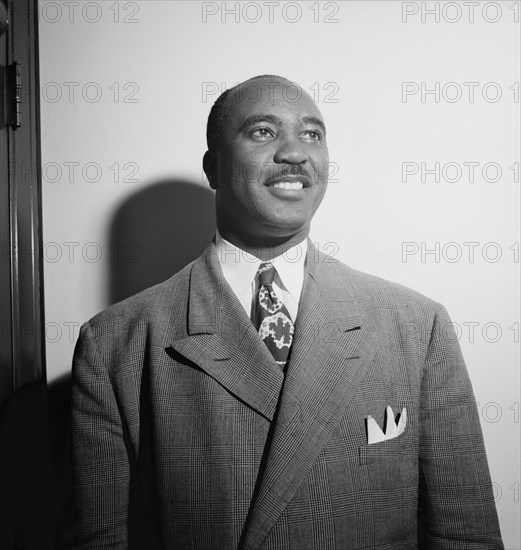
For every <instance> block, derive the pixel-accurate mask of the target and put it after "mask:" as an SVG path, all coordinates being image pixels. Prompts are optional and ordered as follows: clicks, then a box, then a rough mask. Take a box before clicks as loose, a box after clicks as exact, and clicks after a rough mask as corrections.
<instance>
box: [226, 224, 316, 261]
mask: <svg viewBox="0 0 521 550" xmlns="http://www.w3.org/2000/svg"><path fill="white" fill-rule="evenodd" d="M218 230H219V233H220V235H221V237H222V238H223V239H226V240H227V241H228V242H230V243H232V244H233V245H235V246H237V247H238V248H240V249H241V250H244V251H245V252H247V253H248V254H251V255H252V256H255V257H257V258H259V260H262V261H268V260H272V259H273V258H276V257H277V256H280V255H281V254H284V253H285V252H286V251H288V250H289V249H290V248H291V247H293V246H295V245H297V244H299V243H301V242H302V241H304V240H305V239H306V237H307V236H308V234H309V227H306V228H305V229H302V230H301V231H298V232H297V233H294V234H292V235H289V236H284V237H263V238H262V240H261V239H257V238H251V237H249V236H248V235H237V234H236V233H234V232H229V231H227V230H226V229H225V228H221V227H218Z"/></svg>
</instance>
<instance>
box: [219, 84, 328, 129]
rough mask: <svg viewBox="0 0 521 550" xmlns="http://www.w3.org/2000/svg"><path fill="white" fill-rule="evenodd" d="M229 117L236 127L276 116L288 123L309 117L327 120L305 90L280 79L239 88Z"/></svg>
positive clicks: (230, 122)
mask: <svg viewBox="0 0 521 550" xmlns="http://www.w3.org/2000/svg"><path fill="white" fill-rule="evenodd" d="M228 115H229V119H228V122H229V124H231V125H232V126H235V127H238V126H240V125H241V123H242V122H243V121H245V120H246V119H247V118H248V117H251V116H256V115H259V116H261V115H276V116H277V117H278V118H279V119H281V120H282V121H288V122H295V121H296V120H301V119H303V118H306V117H314V118H318V119H320V120H323V118H322V115H321V113H320V111H319V109H318V107H317V106H316V104H315V102H314V101H313V99H311V97H310V95H309V94H308V93H307V92H306V91H305V90H304V89H303V88H302V87H300V86H299V85H298V84H296V83H294V82H288V81H286V80H279V79H258V80H252V81H249V82H245V83H243V84H241V85H239V87H238V88H237V89H236V90H234V91H233V95H232V96H231V98H230V108H229V111H228Z"/></svg>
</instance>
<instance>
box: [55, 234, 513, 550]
mask: <svg viewBox="0 0 521 550" xmlns="http://www.w3.org/2000/svg"><path fill="white" fill-rule="evenodd" d="M306 269H307V275H306V278H305V282H304V288H303V293H302V298H301V301H300V306H299V312H298V316H297V319H296V322H295V338H294V343H293V349H292V353H291V358H290V363H289V367H288V370H287V373H286V374H285V375H283V374H282V373H281V371H280V370H279V368H278V367H277V365H276V363H275V362H274V360H273V358H272V356H271V355H270V353H269V351H268V350H267V348H266V347H265V345H264V343H263V342H262V341H261V340H260V338H259V336H258V334H257V333H256V331H255V329H254V327H253V325H252V323H251V322H250V320H249V319H248V317H247V315H246V314H245V311H244V309H243V308H242V306H241V305H240V303H239V301H238V300H237V298H236V297H235V294H234V293H233V292H232V290H231V288H230V287H229V286H228V284H227V282H226V281H225V279H224V277H223V275H222V271H221V268H220V265H219V262H218V259H217V257H216V250H215V246H214V244H213V243H212V244H210V245H209V246H208V247H207V248H206V250H205V252H204V253H203V255H202V256H201V257H200V258H198V259H197V260H195V261H194V262H193V263H191V264H190V265H188V266H186V267H185V268H184V269H183V270H182V271H180V272H179V273H178V274H176V275H175V276H173V277H172V278H171V279H169V280H167V281H165V282H164V283H162V284H160V285H157V286H155V287H152V288H150V289H148V290H145V291H144V292H142V293H140V294H138V295H136V296H134V297H132V298H129V299H127V300H125V301H123V302H121V303H119V304H116V305H114V306H112V307H111V308H109V309H108V310H106V311H104V312H102V313H100V314H98V315H96V316H95V317H94V318H93V319H92V320H91V321H90V322H88V323H86V324H85V325H84V326H83V327H82V331H81V335H80V338H79V340H78V343H77V347H76V351H75V357H74V365H73V405H72V426H73V463H74V464H73V465H74V478H73V479H74V502H75V514H76V515H75V518H74V521H73V523H72V525H69V527H68V529H67V530H66V532H65V537H66V538H67V541H68V542H67V543H66V545H67V546H68V547H70V548H143V549H149V548H154V547H157V548H172V549H188V548H193V549H216V550H227V549H235V548H241V549H243V550H261V549H262V550H281V549H295V550H303V549H313V550H318V549H328V550H329V549H342V550H349V549H362V548H363V549H370V548H371V549H380V550H384V549H385V550H391V549H393V550H405V549H413V548H414V549H416V548H422V549H424V548H429V549H431V548H432V549H435V548H436V549H438V548H440V549H454V550H465V549H469V550H470V549H473V550H475V549H500V548H503V546H502V542H501V535H500V531H499V526H498V520H497V515H496V510H495V506H494V498H493V493H492V489H491V482H490V477H489V471H488V466H487V459H486V455H485V449H484V445H483V438H482V434H481V428H480V423H479V418H478V414H477V409H476V405H475V401H474V397H473V393H472V388H471V384H470V381H469V378H468V375H467V371H466V368H465V365H464V362H463V359H462V356H461V353H460V350H459V347H458V343H457V338H456V336H455V334H454V332H453V330H452V327H451V324H450V320H449V318H448V316H447V313H446V311H445V309H444V308H443V306H441V305H440V304H437V303H435V302H433V301H431V300H429V299H427V298H425V297H424V296H422V295H420V294H418V293H416V292H414V291H411V290H409V289H406V288H404V287H402V286H399V285H396V284H393V283H390V282H387V281H384V280H382V279H378V278H376V277H372V276H369V275H366V274H363V273H360V272H358V271H355V270H353V269H350V268H348V267H347V266H345V265H343V264H342V263H340V262H338V261H336V260H333V259H331V258H329V257H326V256H324V255H323V254H322V253H320V252H318V251H317V250H316V249H315V248H313V247H312V246H311V245H310V244H309V249H308V259H307V268H306ZM387 405H390V406H391V407H392V408H393V410H394V411H396V412H398V411H401V410H402V408H403V407H406V409H407V427H406V429H405V432H404V433H403V434H402V435H400V436H399V437H397V438H395V439H392V440H388V441H383V442H380V443H375V444H371V445H368V444H367V435H366V428H365V418H366V417H367V416H368V415H372V416H373V417H374V418H375V419H376V420H377V422H378V423H379V424H380V426H382V425H383V420H384V411H385V408H386V406H387Z"/></svg>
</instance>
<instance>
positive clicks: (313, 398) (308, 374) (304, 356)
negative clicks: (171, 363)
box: [243, 245, 376, 550]
mask: <svg viewBox="0 0 521 550" xmlns="http://www.w3.org/2000/svg"><path fill="white" fill-rule="evenodd" d="M307 258H308V260H307V270H308V273H307V277H306V279H305V286H304V289H303V293H302V299H301V301H300V305H299V313H298V316H297V320H296V324H295V339H294V342H293V349H292V352H291V353H292V355H291V358H290V364H289V368H288V372H287V374H286V380H285V382H284V387H283V390H282V395H281V398H280V404H279V409H278V412H277V418H276V426H275V430H274V434H273V441H272V444H271V448H270V451H269V455H268V458H267V463H266V468H265V471H264V474H263V478H262V480H261V482H260V487H259V491H258V494H257V498H256V500H255V502H254V503H253V504H252V506H253V507H252V509H251V513H250V521H249V523H248V525H247V526H246V532H245V533H244V539H243V540H244V548H245V549H248V550H253V549H255V548H259V547H260V546H261V545H262V543H263V541H264V540H265V539H266V537H267V536H268V534H269V531H270V529H271V528H272V527H273V525H274V524H275V522H276V521H277V519H278V518H279V516H280V515H281V513H282V512H283V511H284V509H285V508H286V506H287V505H288V503H289V501H290V500H291V499H292V497H293V496H294V494H295V493H296V491H297V489H298V488H299V486H300V485H301V483H302V482H303V481H304V479H305V478H306V476H307V473H308V471H309V470H310V468H311V467H312V466H313V464H314V462H315V460H316V458H317V457H318V455H319V454H320V452H321V451H322V449H323V447H324V445H325V444H326V443H327V441H328V439H329V438H330V436H331V435H332V433H333V432H334V430H335V427H336V426H337V424H338V422H339V421H340V419H341V417H342V415H343V414H344V412H345V410H346V408H347V406H348V405H349V402H350V401H351V399H352V397H353V395H354V394H355V392H356V391H357V388H358V386H359V384H360V380H361V378H362V376H363V373H364V372H365V370H366V369H367V367H368V366H369V365H370V363H371V360H372V357H373V355H374V350H375V349H376V346H375V345H374V341H373V338H372V337H371V335H370V331H369V328H368V327H367V326H364V317H363V315H362V312H361V310H360V307H359V305H358V303H357V301H356V297H355V293H354V291H353V288H352V286H351V284H350V283H349V281H347V280H346V279H345V278H342V277H341V276H340V273H339V271H338V267H337V266H336V265H335V263H334V260H331V259H330V258H328V257H326V256H324V255H323V254H321V253H319V252H318V251H317V250H316V249H314V248H313V247H312V246H311V245H310V247H309V249H308V256H307ZM328 260H329V261H328Z"/></svg>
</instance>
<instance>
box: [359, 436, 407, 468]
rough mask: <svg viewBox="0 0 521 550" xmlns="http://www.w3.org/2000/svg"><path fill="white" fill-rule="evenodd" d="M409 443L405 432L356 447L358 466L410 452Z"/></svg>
mask: <svg viewBox="0 0 521 550" xmlns="http://www.w3.org/2000/svg"><path fill="white" fill-rule="evenodd" d="M410 450H411V444H410V441H409V440H408V438H407V436H406V434H401V435H399V436H398V437H394V438H393V439H389V440H387V441H380V442H379V443H371V444H370V445H369V444H366V445H362V446H360V447H359V449H358V456H359V463H360V466H366V465H368V464H372V463H374V462H378V461H385V460H389V461H393V460H395V459H400V458H401V457H403V455H405V454H406V453H408V452H410Z"/></svg>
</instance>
